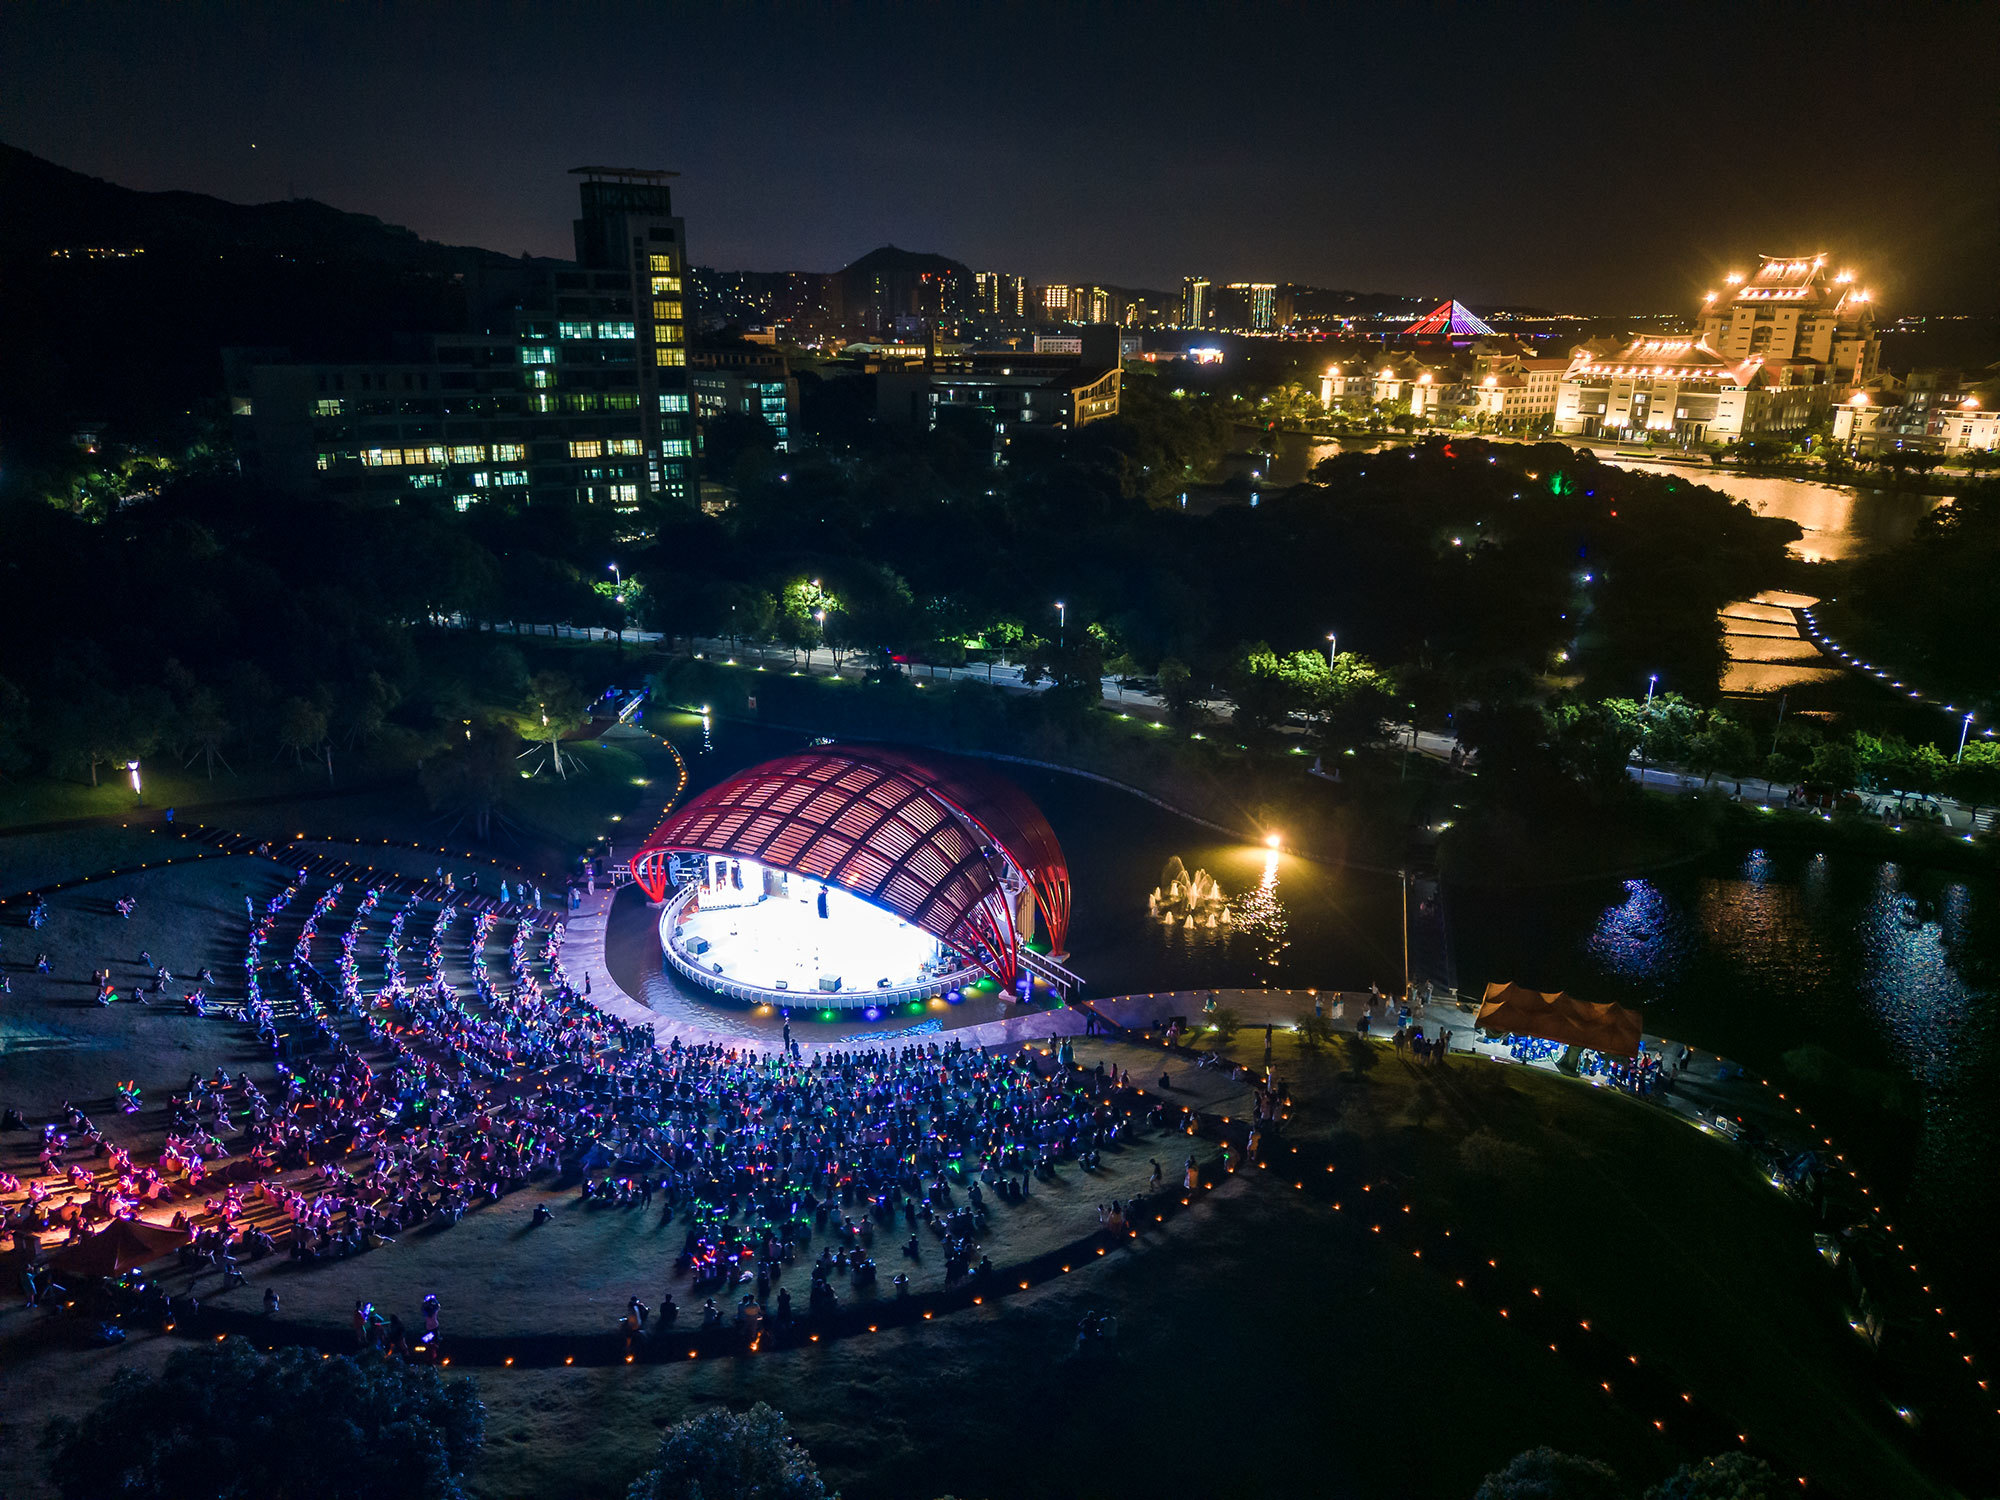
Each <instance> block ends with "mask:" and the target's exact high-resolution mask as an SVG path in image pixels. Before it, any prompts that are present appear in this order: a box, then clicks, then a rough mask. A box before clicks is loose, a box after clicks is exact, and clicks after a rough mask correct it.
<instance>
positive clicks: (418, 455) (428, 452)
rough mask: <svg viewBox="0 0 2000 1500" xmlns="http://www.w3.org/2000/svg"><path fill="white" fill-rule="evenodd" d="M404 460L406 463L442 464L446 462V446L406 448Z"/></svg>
mask: <svg viewBox="0 0 2000 1500" xmlns="http://www.w3.org/2000/svg"><path fill="white" fill-rule="evenodd" d="M403 462H404V463H406V464H441V463H443V462H444V448H443V447H442V446H439V447H436V448H405V449H404V450H403Z"/></svg>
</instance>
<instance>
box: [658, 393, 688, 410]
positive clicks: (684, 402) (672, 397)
mask: <svg viewBox="0 0 2000 1500" xmlns="http://www.w3.org/2000/svg"><path fill="white" fill-rule="evenodd" d="M687 409H688V398H687V396H686V395H685V394H684V393H682V392H680V391H668V392H666V393H665V394H664V395H662V396H661V397H660V410H661V411H686V410H687Z"/></svg>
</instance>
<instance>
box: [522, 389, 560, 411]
mask: <svg viewBox="0 0 2000 1500" xmlns="http://www.w3.org/2000/svg"><path fill="white" fill-rule="evenodd" d="M555 409H556V398H555V397H554V396H551V395H550V394H549V393H548V392H547V391H536V392H535V393H534V394H533V395H531V396H529V397H528V410H529V411H533V412H542V413H544V414H546V413H548V412H552V411H554V410H555Z"/></svg>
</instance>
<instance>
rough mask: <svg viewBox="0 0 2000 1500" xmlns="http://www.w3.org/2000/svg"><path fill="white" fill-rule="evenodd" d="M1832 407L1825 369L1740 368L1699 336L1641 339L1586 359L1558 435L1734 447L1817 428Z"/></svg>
mask: <svg viewBox="0 0 2000 1500" xmlns="http://www.w3.org/2000/svg"><path fill="white" fill-rule="evenodd" d="M1829 401H1830V387H1829V386H1828V385H1827V383H1826V380H1825V370H1824V368H1823V367H1821V366H1816V365H1813V364H1812V363H1811V362H1809V361H1808V362H1803V363H1800V362H1794V363H1791V364H1781V365H1773V364H1769V363H1767V362H1766V361H1765V360H1764V359H1763V358H1762V357H1760V356H1758V355H1754V354H1753V355H1749V356H1747V357H1744V358H1741V359H1737V360H1733V361H1732V360H1729V359H1725V358H1724V357H1723V356H1722V355H1720V354H1718V353H1717V352H1716V351H1715V350H1713V349H1711V348H1710V347H1709V346H1708V344H1707V343H1706V342H1705V341H1704V340H1702V339H1700V338H1697V337H1695V336H1694V335H1692V334H1681V335H1677V336H1670V337H1661V338H1638V339H1633V340H1632V341H1631V342H1629V343H1627V344H1626V345H1625V346H1624V347H1622V348H1621V349H1619V350H1617V351H1616V352H1615V353H1612V354H1607V355H1596V354H1592V353H1590V352H1588V351H1584V350H1579V351H1578V353H1577V355H1576V358H1575V360H1574V361H1573V362H1572V363H1571V365H1570V368H1569V370H1568V372H1567V373H1566V374H1565V375H1564V376H1563V379H1562V384H1561V388H1560V391H1559V392H1558V395H1557V398H1556V420H1555V430H1556V431H1557V432H1558V433H1561V434H1579V435H1581V436H1584V437H1615V438H1640V437H1645V436H1647V435H1649V434H1650V435H1653V436H1665V437H1669V438H1671V439H1673V440H1674V441H1676V442H1678V443H1681V444H1683V445H1691V444H1695V443H1713V442H1729V443H1733V442H1738V441H1741V440H1742V439H1744V438H1752V437H1759V436H1765V435H1770V436H1776V435H1779V434H1783V433H1789V432H1797V431H1799V430H1801V429H1802V428H1806V427H1810V426H1811V425H1812V424H1813V423H1814V422H1815V421H1816V420H1818V419H1819V418H1820V417H1822V416H1824V415H1825V414H1826V412H1827V409H1828V406H1829Z"/></svg>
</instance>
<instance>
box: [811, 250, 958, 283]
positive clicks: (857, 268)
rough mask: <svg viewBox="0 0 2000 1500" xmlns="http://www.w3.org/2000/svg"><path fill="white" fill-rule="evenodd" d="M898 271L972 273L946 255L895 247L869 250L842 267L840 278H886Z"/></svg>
mask: <svg viewBox="0 0 2000 1500" xmlns="http://www.w3.org/2000/svg"><path fill="white" fill-rule="evenodd" d="M898 272H904V273H909V274H914V275H922V274H924V273H925V272H929V273H930V274H932V275H934V276H935V275H946V276H970V275H971V274H972V271H971V269H970V268H969V267H967V266H966V265H964V264H963V263H961V262H959V261H955V260H953V259H952V258H951V257H950V256H948V255H934V254H932V253H930V252H929V251H925V250H904V249H901V248H899V247H897V246H895V245H884V246H882V247H881V248H880V249H876V250H870V251H869V252H868V253H867V254H866V255H864V256H862V257H861V258H860V259H859V260H856V261H851V262H849V263H848V264H847V265H845V266H842V267H841V268H840V271H839V273H838V274H839V275H842V276H887V275H893V274H896V273H898Z"/></svg>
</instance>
